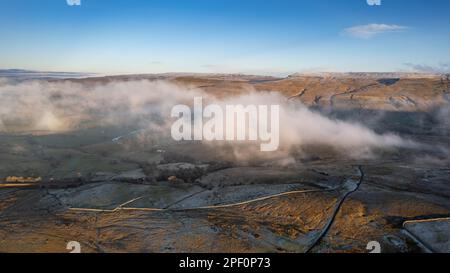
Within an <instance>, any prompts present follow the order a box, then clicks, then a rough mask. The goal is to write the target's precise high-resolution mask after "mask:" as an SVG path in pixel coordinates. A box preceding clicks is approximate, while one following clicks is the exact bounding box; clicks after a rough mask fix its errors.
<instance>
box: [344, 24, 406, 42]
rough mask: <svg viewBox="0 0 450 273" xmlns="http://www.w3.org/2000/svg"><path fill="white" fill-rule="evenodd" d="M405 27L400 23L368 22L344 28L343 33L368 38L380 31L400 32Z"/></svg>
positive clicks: (380, 32)
mask: <svg viewBox="0 0 450 273" xmlns="http://www.w3.org/2000/svg"><path fill="white" fill-rule="evenodd" d="M406 29H408V27H406V26H400V25H388V24H368V25H360V26H354V27H349V28H346V29H345V30H344V34H346V35H349V36H352V37H356V38H361V39H370V38H372V37H374V36H376V35H379V34H382V33H389V32H400V31H404V30H406Z"/></svg>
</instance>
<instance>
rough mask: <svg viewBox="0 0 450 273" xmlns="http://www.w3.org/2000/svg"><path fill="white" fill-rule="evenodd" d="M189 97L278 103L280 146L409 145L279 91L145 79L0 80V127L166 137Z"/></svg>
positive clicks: (351, 151)
mask: <svg viewBox="0 0 450 273" xmlns="http://www.w3.org/2000/svg"><path fill="white" fill-rule="evenodd" d="M194 97H203V99H204V104H212V103H214V104H219V105H225V104H242V105H244V106H245V105H248V104H254V105H259V104H262V105H274V104H278V105H280V149H284V150H286V149H289V148H290V147H292V146H304V145H327V146H332V147H334V148H336V150H338V151H341V152H343V153H346V154H348V155H354V156H360V155H362V154H365V153H368V152H370V150H371V149H373V148H385V149H389V148H393V147H404V146H411V145H413V144H412V143H411V142H410V141H406V140H404V139H402V138H400V137H399V136H396V135H394V134H377V133H375V132H374V131H372V130H370V129H369V128H367V127H365V126H364V125H362V124H359V123H354V122H352V123H350V122H348V121H341V120H334V119H330V118H328V117H326V116H324V115H321V114H320V113H318V112H313V111H311V110H309V109H308V108H307V107H305V106H304V105H302V104H301V103H299V102H292V101H288V100H287V99H286V98H285V97H283V96H281V95H280V94H278V93H273V92H272V93H270V92H256V91H251V92H249V93H247V94H245V95H239V96H234V97H227V98H225V99H222V100H218V99H216V98H214V97H212V96H210V95H209V94H207V93H205V92H204V91H203V90H201V89H192V88H188V87H183V86H179V85H175V84H172V83H169V82H166V81H146V80H143V81H130V82H124V81H123V82H111V83H106V84H89V85H88V84H80V83H73V82H69V81H56V82H46V81H28V82H21V83H8V82H7V81H5V80H2V81H0V132H4V133H5V132H12V131H33V130H44V131H70V130H77V129H80V128H86V127H96V126H114V125H117V126H124V125H131V126H135V127H136V128H137V129H139V128H140V129H149V130H148V131H147V132H149V133H150V132H151V134H155V135H158V136H165V137H170V128H171V126H172V124H173V122H174V121H175V120H176V119H174V118H171V116H170V112H171V109H172V107H173V106H174V105H177V104H187V105H192V103H193V98H194ZM209 144H210V145H213V144H211V143H209Z"/></svg>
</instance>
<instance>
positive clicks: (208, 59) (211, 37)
mask: <svg viewBox="0 0 450 273" xmlns="http://www.w3.org/2000/svg"><path fill="white" fill-rule="evenodd" d="M449 11H450V0H382V3H381V6H369V5H368V4H367V3H366V0H304V1H302V0H297V1H294V0H292V1H283V0H277V1H272V0H264V1H263V0H239V1H238V0H179V1H175V0H164V1H163V0H117V1H114V0H81V5H80V6H69V5H68V4H67V1H66V0H0V37H1V43H0V68H3V69H8V68H22V69H33V70H47V71H77V72H94V73H105V74H121V73H160V72H214V73H215V72H218V73H222V72H223V73H249V74H266V75H287V74H290V73H293V72H299V71H300V72H305V71H368V72H371V71H403V70H412V69H414V70H420V71H426V70H436V71H441V70H444V71H446V70H448V69H449V62H450V55H449V49H450V35H449V34H448V29H449V27H450V16H448V13H449Z"/></svg>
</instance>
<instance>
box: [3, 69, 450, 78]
mask: <svg viewBox="0 0 450 273" xmlns="http://www.w3.org/2000/svg"><path fill="white" fill-rule="evenodd" d="M8 72H16V73H19V74H20V73H23V74H43V76H44V75H45V74H59V75H60V76H62V75H78V76H80V77H83V76H85V77H114V76H133V75H171V74H173V75H176V74H180V75H183V74H185V75H243V76H262V77H275V78H286V77H289V76H295V75H320V74H324V75H326V74H337V75H338V74H370V75H375V74H399V75H401V74H417V75H435V76H439V75H448V74H449V73H437V72H424V71H373V72H368V71H342V72H340V71H307V72H302V71H299V72H293V73H290V74H286V75H270V74H249V73H235V72H220V73H218V72H195V71H192V72H191V71H170V72H159V73H158V72H156V73H155V72H149V73H146V72H143V73H119V74H117V73H112V74H109V73H93V72H80V71H45V70H42V71H41V70H30V69H22V68H0V78H2V77H5V74H4V73H8Z"/></svg>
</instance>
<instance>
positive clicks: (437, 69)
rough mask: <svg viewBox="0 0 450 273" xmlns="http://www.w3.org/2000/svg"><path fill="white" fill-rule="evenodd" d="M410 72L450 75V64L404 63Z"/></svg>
mask: <svg viewBox="0 0 450 273" xmlns="http://www.w3.org/2000/svg"><path fill="white" fill-rule="evenodd" d="M404 65H405V66H407V67H408V68H409V69H410V70H412V71H414V72H422V73H434V74H448V73H450V62H449V63H440V64H438V65H427V64H414V63H404Z"/></svg>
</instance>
